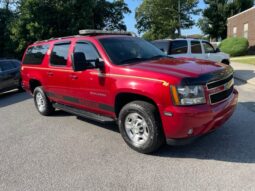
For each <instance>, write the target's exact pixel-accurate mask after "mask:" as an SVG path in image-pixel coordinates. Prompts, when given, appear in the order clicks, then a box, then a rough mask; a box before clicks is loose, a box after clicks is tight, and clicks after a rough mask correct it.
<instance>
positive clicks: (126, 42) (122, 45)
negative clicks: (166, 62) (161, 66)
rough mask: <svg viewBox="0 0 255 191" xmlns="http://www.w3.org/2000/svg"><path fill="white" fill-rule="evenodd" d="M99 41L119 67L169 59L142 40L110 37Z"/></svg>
mask: <svg viewBox="0 0 255 191" xmlns="http://www.w3.org/2000/svg"><path fill="white" fill-rule="evenodd" d="M99 41H100V43H101V44H102V45H103V47H104V49H105V50H106V52H107V54H108V56H109V57H110V59H111V60H112V62H113V63H114V64H117V65H121V64H128V63H134V62H139V61H144V60H153V59H159V58H162V57H167V56H166V55H165V54H164V53H163V52H161V51H160V50H159V49H158V48H157V47H155V46H154V45H152V44H151V43H149V42H147V41H145V40H142V39H140V38H135V37H108V38H102V39H100V40H99Z"/></svg>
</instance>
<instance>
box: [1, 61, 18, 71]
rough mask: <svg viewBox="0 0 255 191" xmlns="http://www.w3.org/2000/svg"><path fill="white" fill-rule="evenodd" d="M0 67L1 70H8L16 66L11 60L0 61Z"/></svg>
mask: <svg viewBox="0 0 255 191" xmlns="http://www.w3.org/2000/svg"><path fill="white" fill-rule="evenodd" d="M0 67H1V69H2V71H8V70H13V69H15V68H17V67H16V66H15V64H14V63H12V62H11V61H3V62H0Z"/></svg>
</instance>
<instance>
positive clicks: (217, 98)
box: [206, 75, 234, 105]
mask: <svg viewBox="0 0 255 191" xmlns="http://www.w3.org/2000/svg"><path fill="white" fill-rule="evenodd" d="M206 86H207V90H208V92H209V99H210V104H212V105H213V104H217V103H220V102H222V101H225V100H226V99H228V98H229V97H230V96H231V95H232V93H233V90H234V78H233V75H230V76H228V77H226V78H224V79H221V80H217V81H213V82H209V83H207V85H206Z"/></svg>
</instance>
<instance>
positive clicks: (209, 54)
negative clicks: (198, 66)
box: [202, 41, 221, 62]
mask: <svg viewBox="0 0 255 191" xmlns="http://www.w3.org/2000/svg"><path fill="white" fill-rule="evenodd" d="M202 44H203V48H204V53H205V59H206V60H210V61H214V62H220V61H221V59H220V57H219V56H218V54H217V53H215V50H214V48H213V46H212V45H211V44H210V43H208V42H205V41H203V42H202Z"/></svg>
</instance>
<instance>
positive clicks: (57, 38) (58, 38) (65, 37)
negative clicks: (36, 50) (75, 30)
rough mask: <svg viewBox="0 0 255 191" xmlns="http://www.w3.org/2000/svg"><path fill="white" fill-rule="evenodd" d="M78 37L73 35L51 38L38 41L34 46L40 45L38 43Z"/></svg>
mask: <svg viewBox="0 0 255 191" xmlns="http://www.w3.org/2000/svg"><path fill="white" fill-rule="evenodd" d="M79 36H80V35H73V36H64V37H52V38H50V39H47V40H39V41H36V42H34V44H36V43H40V42H49V41H51V40H61V39H67V38H73V37H79Z"/></svg>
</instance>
